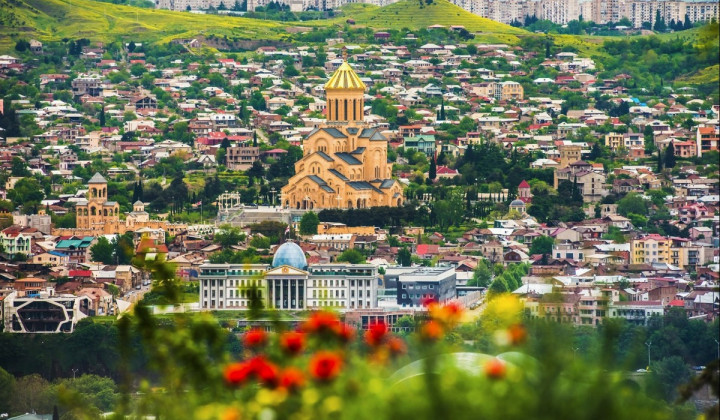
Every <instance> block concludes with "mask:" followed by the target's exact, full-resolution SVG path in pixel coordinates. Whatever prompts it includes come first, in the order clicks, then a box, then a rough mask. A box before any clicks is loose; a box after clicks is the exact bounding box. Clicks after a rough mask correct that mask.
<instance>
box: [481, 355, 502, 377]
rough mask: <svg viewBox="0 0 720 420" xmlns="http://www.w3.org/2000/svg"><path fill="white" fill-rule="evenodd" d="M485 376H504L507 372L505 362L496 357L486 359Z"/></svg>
mask: <svg viewBox="0 0 720 420" xmlns="http://www.w3.org/2000/svg"><path fill="white" fill-rule="evenodd" d="M484 370H485V376H487V377H488V378H491V379H502V378H504V377H505V373H506V372H507V366H505V362H503V361H502V360H500V359H498V358H493V359H490V360H488V361H487V362H486V363H485V366H484Z"/></svg>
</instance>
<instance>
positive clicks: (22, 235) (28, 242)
mask: <svg viewBox="0 0 720 420" xmlns="http://www.w3.org/2000/svg"><path fill="white" fill-rule="evenodd" d="M35 238H42V234H41V233H40V231H38V230H37V229H35V228H23V227H20V226H16V225H13V226H10V227H8V228H5V229H3V230H2V232H0V244H2V253H3V254H5V255H7V256H8V257H14V256H15V255H17V254H23V255H25V256H26V257H28V256H30V254H31V246H32V241H33V239H35Z"/></svg>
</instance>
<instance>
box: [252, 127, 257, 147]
mask: <svg viewBox="0 0 720 420" xmlns="http://www.w3.org/2000/svg"><path fill="white" fill-rule="evenodd" d="M253 147H258V141H257V130H253Z"/></svg>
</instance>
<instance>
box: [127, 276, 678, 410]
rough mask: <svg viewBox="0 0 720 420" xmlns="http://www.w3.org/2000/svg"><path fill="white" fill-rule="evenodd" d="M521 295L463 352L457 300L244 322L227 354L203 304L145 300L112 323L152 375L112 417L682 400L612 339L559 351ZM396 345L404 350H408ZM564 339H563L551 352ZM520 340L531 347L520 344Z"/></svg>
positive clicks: (499, 305)
mask: <svg viewBox="0 0 720 420" xmlns="http://www.w3.org/2000/svg"><path fill="white" fill-rule="evenodd" d="M148 269H150V270H151V271H152V272H153V276H154V279H155V283H156V285H157V287H159V288H162V289H164V290H167V291H169V292H170V293H169V294H170V295H172V294H173V293H172V291H173V290H175V288H176V287H177V281H176V280H175V279H174V278H173V275H172V270H166V269H165V268H164V267H163V264H161V263H158V264H157V265H156V264H155V263H150V264H149V266H148ZM522 311H523V310H522V304H521V303H520V302H519V301H518V300H517V299H516V298H514V297H512V296H509V295H499V296H496V297H495V298H494V299H493V300H491V301H490V302H489V303H488V304H487V307H486V309H485V313H484V315H483V316H482V317H481V318H480V320H479V323H480V325H481V326H482V328H483V330H485V332H486V334H488V335H489V336H490V337H493V340H494V343H493V348H494V349H497V354H495V355H490V354H482V353H472V352H464V351H462V350H463V349H464V345H463V343H462V342H458V340H455V339H453V338H452V337H453V334H454V332H453V331H454V329H455V328H456V327H457V325H458V323H459V322H460V320H461V319H462V315H463V314H462V312H463V311H462V308H461V307H459V306H457V305H455V304H448V305H440V304H437V303H430V304H429V305H428V308H427V313H426V314H427V317H426V318H424V319H422V320H420V321H419V322H418V323H417V325H416V327H417V328H416V332H415V333H413V334H410V335H408V336H407V337H399V336H397V335H395V334H393V333H392V332H391V331H390V330H389V328H388V326H387V325H384V324H382V323H372V324H371V325H369V326H368V329H367V331H364V332H363V333H362V334H359V333H356V331H355V329H354V328H353V327H352V326H350V325H347V324H345V323H343V322H342V321H341V320H340V318H339V317H338V316H337V315H336V314H334V313H332V312H326V311H318V312H313V313H311V314H310V315H309V317H308V318H307V320H306V321H304V322H303V323H302V324H301V325H300V326H299V327H298V328H297V330H292V331H286V330H283V325H281V323H279V322H278V323H275V324H273V325H272V331H271V332H268V331H265V330H263V329H258V328H251V329H250V330H248V331H246V332H245V333H244V334H243V335H242V343H243V349H242V352H241V354H240V357H239V358H237V359H235V358H233V357H231V355H230V354H229V352H227V351H225V349H224V343H225V342H226V338H227V334H228V331H227V330H226V329H223V328H221V327H220V325H219V324H218V322H217V321H216V320H214V319H213V318H212V317H211V316H210V315H208V314H184V313H179V314H174V315H172V319H171V321H170V322H166V323H165V324H162V323H161V322H160V321H159V320H158V319H157V318H154V317H153V316H152V315H151V314H150V312H149V310H148V309H147V308H145V307H143V306H138V307H136V308H135V311H134V315H132V316H126V317H124V318H123V319H122V320H121V322H120V331H121V337H120V338H121V341H122V342H124V346H123V349H122V350H123V355H124V358H125V359H126V360H129V354H128V352H129V351H130V350H129V349H130V346H128V345H127V343H128V342H129V340H131V339H132V337H133V335H134V334H137V335H138V336H139V337H141V340H142V342H143V348H144V352H145V353H146V358H147V361H148V364H149V366H150V367H152V369H153V371H154V372H155V375H154V376H152V377H149V378H142V379H138V378H132V377H130V376H129V375H128V376H127V377H125V380H124V381H123V383H122V386H121V389H122V391H123V392H124V398H123V399H122V400H121V403H120V404H119V405H118V407H117V411H116V414H115V417H116V418H118V419H120V418H123V419H124V418H126V416H128V415H129V416H131V417H134V416H144V415H153V416H155V417H156V418H159V419H163V418H167V419H199V420H203V419H227V420H230V419H240V418H260V419H313V420H315V419H336V418H347V419H367V418H370V417H376V418H384V419H412V420H420V419H437V418H448V419H450V418H452V419H465V418H467V419H482V418H493V419H494V418H503V419H522V420H526V419H528V418H532V419H552V420H556V419H620V420H622V419H632V420H637V419H671V418H683V417H687V418H692V417H691V416H692V410H686V409H685V408H684V407H681V406H670V405H668V404H667V403H665V402H664V401H659V400H653V399H650V398H648V397H647V396H646V395H645V393H644V392H642V391H641V390H640V389H639V387H637V386H632V384H631V383H629V381H628V379H627V377H626V375H624V374H623V373H622V372H616V371H613V370H612V369H611V368H609V366H611V359H612V347H613V345H614V344H613V338H612V335H611V334H608V335H607V337H606V338H605V339H604V341H603V347H602V351H601V354H600V357H599V358H598V359H597V360H596V361H594V362H592V363H588V362H585V361H583V360H581V359H578V360H572V359H571V360H568V358H567V356H566V353H567V351H565V350H567V348H568V347H569V346H568V344H567V343H565V342H563V340H564V339H565V337H564V336H562V335H559V334H558V333H557V329H556V328H555V327H554V326H553V325H552V324H544V325H541V326H540V327H537V328H534V329H533V334H532V335H529V334H528V330H527V329H526V326H525V325H524V323H523V314H522ZM408 349H409V350H410V354H408ZM563 349H565V350H563ZM530 350H532V354H533V355H534V356H535V357H531V356H529V355H528V353H529V351H530Z"/></svg>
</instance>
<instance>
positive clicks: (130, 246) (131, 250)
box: [111, 232, 135, 265]
mask: <svg viewBox="0 0 720 420" xmlns="http://www.w3.org/2000/svg"><path fill="white" fill-rule="evenodd" d="M133 239H134V238H133V233H132V232H125V233H124V234H122V235H120V236H117V237H115V238H113V240H112V242H111V245H112V247H113V259H114V261H113V263H114V264H118V265H127V264H130V262H131V260H132V258H133V257H134V256H135V242H134V241H133Z"/></svg>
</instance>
